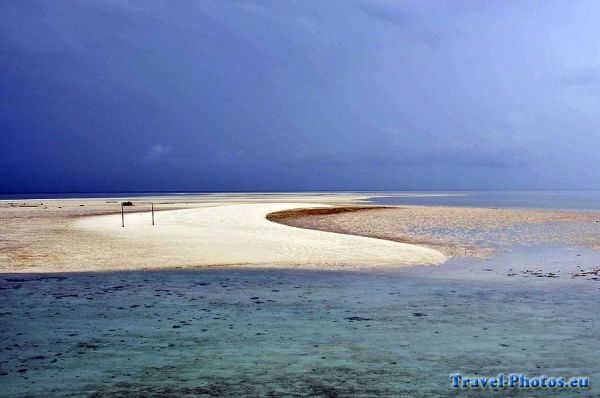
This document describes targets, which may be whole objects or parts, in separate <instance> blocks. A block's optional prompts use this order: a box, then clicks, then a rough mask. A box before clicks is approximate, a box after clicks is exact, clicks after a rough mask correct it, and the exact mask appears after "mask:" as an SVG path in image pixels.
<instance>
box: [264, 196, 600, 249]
mask: <svg viewBox="0 0 600 398" xmlns="http://www.w3.org/2000/svg"><path fill="white" fill-rule="evenodd" d="M267 218H268V219H269V220H271V221H274V222H278V223H282V224H285V225H290V226H295V227H299V228H310V229H315V230H319V231H331V232H338V233H343V234H354V235H359V236H369V237H374V238H379V239H388V240H392V241H396V242H403V243H410V244H416V245H423V246H427V247H430V248H433V249H436V250H438V251H440V252H442V253H444V254H445V255H446V256H448V257H464V256H470V257H480V258H482V257H486V256H488V255H490V254H491V253H492V252H494V251H496V250H497V249H499V248H502V247H507V248H508V247H510V246H511V245H537V244H559V245H576V246H582V247H586V248H591V249H596V250H598V249H600V213H596V212H569V211H533V210H516V209H487V208H461V207H426V206H401V207H396V206H390V207H384V206H338V207H335V208H321V209H293V210H287V211H282V212H277V213H271V214H269V215H268V216H267Z"/></svg>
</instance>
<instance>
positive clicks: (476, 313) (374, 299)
mask: <svg viewBox="0 0 600 398" xmlns="http://www.w3.org/2000/svg"><path fill="white" fill-rule="evenodd" d="M0 288H1V289H2V290H0V304H1V308H0V314H1V316H0V320H1V322H2V328H1V331H0V333H1V338H2V340H1V341H2V343H1V344H2V347H1V349H2V351H1V352H0V374H1V375H0V383H1V385H2V388H3V393H2V395H3V396H9V397H20V396H50V395H52V396H123V395H127V396H186V395H189V396H203V395H206V396H280V395H282V396H283V395H284V396H290V395H297V396H306V395H308V396H350V395H352V396H375V395H379V396H410V397H435V396H440V397H442V396H449V395H460V396H479V395H480V393H477V392H475V393H469V392H464V391H462V392H461V391H458V392H455V391H451V390H450V388H449V387H450V380H449V374H450V373H453V372H457V371H459V372H462V373H463V374H481V375H490V376H493V375H496V374H498V373H500V372H505V373H511V372H525V373H528V374H530V375H532V376H533V375H543V374H545V375H556V376H562V375H564V376H574V375H589V376H590V378H591V383H592V389H591V390H588V391H580V392H568V391H563V392H559V391H557V392H555V393H554V392H553V393H552V394H551V395H558V396H580V397H589V396H600V388H599V387H600V385H598V383H599V382H600V381H599V380H600V360H599V359H598V358H600V333H599V331H600V306H599V305H598V303H599V302H600V282H597V281H585V282H583V283H569V282H564V283H561V282H557V281H553V280H537V279H535V280H528V279H527V280H526V279H519V280H518V281H513V280H507V281H503V280H496V281H460V280H445V279H437V280H433V279H427V278H421V277H418V276H411V275H407V274H406V273H402V272H377V273H375V272H370V273H363V272H352V273H344V272H312V271H289V270H263V271H261V270H245V271H234V270H203V271H158V272H128V273H105V274H65V275H48V274H46V275H31V274H30V275H15V274H4V275H2V276H1V278H0ZM489 392H490V393H493V391H489ZM493 395H494V396H519V393H518V392H516V391H510V390H508V391H504V390H500V391H497V392H495V393H493ZM538 395H539V396H548V392H547V391H546V392H543V391H539V392H533V393H532V392H525V393H523V394H522V396H538Z"/></svg>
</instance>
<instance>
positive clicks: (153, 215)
mask: <svg viewBox="0 0 600 398" xmlns="http://www.w3.org/2000/svg"><path fill="white" fill-rule="evenodd" d="M150 204H151V205H152V225H154V203H150Z"/></svg>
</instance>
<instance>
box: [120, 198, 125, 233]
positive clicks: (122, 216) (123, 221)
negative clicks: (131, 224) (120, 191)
mask: <svg viewBox="0 0 600 398" xmlns="http://www.w3.org/2000/svg"><path fill="white" fill-rule="evenodd" d="M121 227H125V213H124V212H123V202H121Z"/></svg>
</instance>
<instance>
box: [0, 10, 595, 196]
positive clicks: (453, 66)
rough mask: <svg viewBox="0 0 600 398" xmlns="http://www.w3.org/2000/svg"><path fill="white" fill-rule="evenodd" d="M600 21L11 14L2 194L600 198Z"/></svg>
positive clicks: (1, 96) (582, 15)
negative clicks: (517, 193) (554, 194)
mask: <svg viewBox="0 0 600 398" xmlns="http://www.w3.org/2000/svg"><path fill="white" fill-rule="evenodd" d="M599 15H600V2H598V1H595V0H591V1H563V0H561V1H480V0H475V1H464V0H461V1H456V2H453V1H443V2H442V1H439V2H438V1H421V0H418V1H391V0H390V1H375V0H373V1H366V0H365V1H363V0H340V1H335V0H327V1H322V0H318V1H308V0H307V1H291V0H290V1H282V0H277V1H258V0H257V1H249V0H248V1H246V0H237V1H226V0H214V1H210V0H181V1H167V0H164V1H149V0H140V1H125V0H107V1H100V0H93V1H90V0H85V1H75V0H69V1H67V0H64V1H60V0H57V1H28V0H23V1H19V0H0V134H1V141H0V191H1V192H26V191H29V192H36V191H37V192H40V191H45V192H48V191H71V192H83V191H146V190H168V191H190V190H194V191H205V190H209V191H220V190H227V191H237V190H242V191H261V190H340V189H343V190H404V189H410V190H441V189H457V190H461V189H538V188H579V189H586V188H596V189H600V40H599V38H600V22H599V21H600V20H599Z"/></svg>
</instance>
